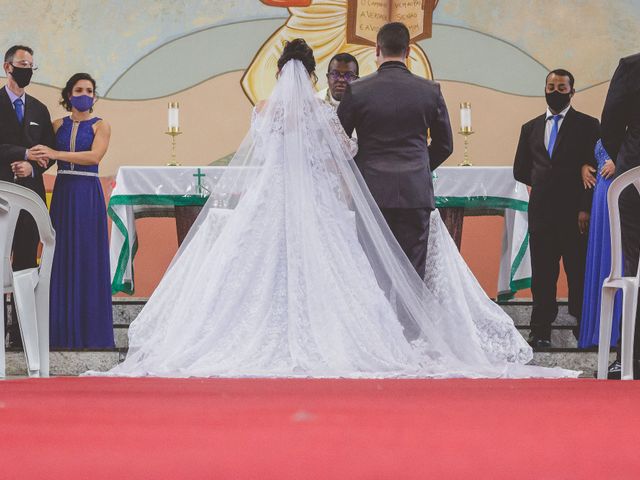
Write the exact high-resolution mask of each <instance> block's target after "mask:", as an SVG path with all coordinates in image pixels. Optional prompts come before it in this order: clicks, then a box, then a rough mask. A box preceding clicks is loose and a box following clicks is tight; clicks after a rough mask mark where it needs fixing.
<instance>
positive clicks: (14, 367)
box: [6, 350, 126, 376]
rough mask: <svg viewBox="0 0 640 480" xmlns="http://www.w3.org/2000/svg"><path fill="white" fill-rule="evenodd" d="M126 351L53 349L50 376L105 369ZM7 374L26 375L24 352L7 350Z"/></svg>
mask: <svg viewBox="0 0 640 480" xmlns="http://www.w3.org/2000/svg"><path fill="white" fill-rule="evenodd" d="M125 355H126V352H121V351H119V350H100V351H98V350H94V351H84V350H80V351H66V350H65V351H53V352H51V353H50V356H49V370H50V374H51V375H52V376H75V375H80V374H82V373H84V372H86V371H87V370H96V371H100V372H103V371H106V370H109V369H110V368H113V367H115V366H116V365H117V364H118V363H120V362H121V361H123V360H124V358H125ZM6 374H7V376H24V375H27V364H26V361H25V358H24V353H22V352H16V351H8V352H7V354H6Z"/></svg>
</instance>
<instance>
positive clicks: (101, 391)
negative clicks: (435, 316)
mask: <svg viewBox="0 0 640 480" xmlns="http://www.w3.org/2000/svg"><path fill="white" fill-rule="evenodd" d="M639 436H640V382H597V381H595V380H521V381H508V380H384V381H378V380H251V379H246V380H221V379H211V380H195V379H189V380H165V379H99V378H54V379H48V380H15V381H4V382H1V383H0V439H1V440H0V478H2V479H14V478H15V479H32V478H38V479H53V478H83V479H102V478H110V479H113V480H115V479H117V478H122V479H132V478H145V479H187V478H211V479H214V478H215V479H338V478H339V479H349V480H351V479H367V480H368V479H413V478H416V479H425V478H438V479H439V478H472V479H474V480H475V479H479V478H491V479H497V478H505V479H516V478H517V479H528V478H537V479H538V478H545V479H548V478H552V479H565V478H584V479H586V478H601V479H610V478H612V479H623V478H638V477H640V451H638V440H637V439H638V438H639Z"/></svg>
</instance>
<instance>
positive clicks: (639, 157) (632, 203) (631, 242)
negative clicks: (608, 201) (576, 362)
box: [602, 54, 640, 378]
mask: <svg viewBox="0 0 640 480" xmlns="http://www.w3.org/2000/svg"><path fill="white" fill-rule="evenodd" d="M639 109H640V54H635V55H632V56H630V57H626V58H623V59H621V60H620V64H619V65H618V68H617V69H616V71H615V73H614V74H613V78H612V79H611V84H610V85H609V92H608V93H607V100H606V102H605V104H604V109H603V110H602V143H603V145H604V148H605V149H606V150H607V152H609V155H611V158H612V159H613V161H614V162H615V164H616V175H620V174H622V173H624V172H626V171H627V170H629V169H631V168H634V167H638V166H640V116H639V115H638V112H639V111H640V110H639ZM619 205H620V224H621V228H622V253H623V255H624V272H625V275H635V274H636V272H637V270H636V269H637V268H638V256H639V255H640V194H638V191H637V190H636V189H635V188H634V187H633V186H631V187H629V188H627V189H626V190H624V191H623V192H622V194H621V195H620V203H619ZM639 322H640V309H638V312H637V314H636V333H635V345H634V353H633V357H634V359H635V362H634V363H635V365H634V367H635V368H634V370H635V373H636V375H637V373H638V371H639V370H640V324H639ZM610 372H611V369H610ZM617 375H618V378H619V375H620V374H619V371H618V374H617Z"/></svg>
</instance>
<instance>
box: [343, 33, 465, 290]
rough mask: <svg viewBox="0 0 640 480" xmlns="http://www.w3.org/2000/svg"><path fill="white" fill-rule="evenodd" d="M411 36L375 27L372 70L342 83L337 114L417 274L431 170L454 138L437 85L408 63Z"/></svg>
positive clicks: (422, 260)
mask: <svg viewBox="0 0 640 480" xmlns="http://www.w3.org/2000/svg"><path fill="white" fill-rule="evenodd" d="M409 39H410V33H409V30H408V29H407V27H406V26H405V25H404V24H402V23H388V24H386V25H384V26H383V27H382V28H381V29H380V32H379V33H378V38H377V46H376V58H377V62H378V64H379V68H378V71H377V72H376V73H374V74H371V75H368V76H366V77H363V78H362V79H360V80H359V81H357V82H354V83H353V84H351V85H349V86H347V87H346V90H345V93H344V95H343V97H342V102H340V106H339V107H338V116H339V117H340V121H341V122H342V126H343V127H344V129H345V131H346V133H347V135H351V133H352V132H353V131H354V130H356V131H357V132H358V147H359V148H358V154H357V155H356V156H355V161H356V164H357V165H358V167H359V168H360V171H361V172H362V176H363V177H364V180H365V181H366V182H367V186H368V187H369V190H370V191H371V194H372V195H373V198H374V199H375V200H376V203H377V205H378V207H379V208H380V210H381V211H382V215H384V218H385V220H386V221H387V223H388V224H389V228H391V231H392V232H393V234H394V236H395V237H396V240H397V241H398V243H399V244H400V246H401V247H402V250H403V251H404V253H405V254H406V255H407V257H408V258H409V260H410V261H411V263H412V264H413V266H414V268H415V269H416V271H417V272H418V275H420V276H421V277H423V276H424V271H425V264H426V258H427V244H428V238H429V217H430V215H431V212H432V211H433V210H434V209H435V197H434V195H433V183H432V178H431V172H432V171H433V170H435V169H436V168H437V167H438V166H439V165H441V164H442V163H443V162H444V161H445V160H446V159H447V158H448V157H449V156H450V155H451V153H452V152H453V138H452V134H451V125H450V123H449V113H448V112H447V106H446V104H445V101H444V98H443V96H442V92H441V91H440V85H438V84H437V83H435V82H432V81H430V80H425V79H424V78H421V77H419V76H417V75H414V74H412V73H411V72H410V71H409V70H408V68H407V65H406V59H407V56H408V55H409ZM428 131H430V132H431V142H430V143H429V144H428V143H427V132H428Z"/></svg>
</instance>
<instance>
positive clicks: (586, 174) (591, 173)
mask: <svg viewBox="0 0 640 480" xmlns="http://www.w3.org/2000/svg"><path fill="white" fill-rule="evenodd" d="M595 173H596V169H595V168H593V167H592V166H591V165H583V166H582V185H584V189H585V190H589V189H590V188H593V187H594V186H595V184H596V177H595Z"/></svg>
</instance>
